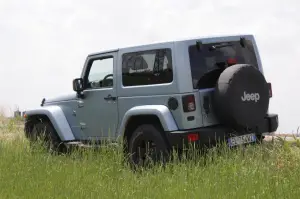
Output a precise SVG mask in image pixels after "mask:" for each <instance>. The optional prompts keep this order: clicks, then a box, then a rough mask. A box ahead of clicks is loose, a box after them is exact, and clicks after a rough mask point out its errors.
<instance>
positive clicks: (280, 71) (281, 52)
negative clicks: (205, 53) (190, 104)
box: [0, 0, 300, 133]
mask: <svg viewBox="0 0 300 199" xmlns="http://www.w3.org/2000/svg"><path fill="white" fill-rule="evenodd" d="M299 10H300V4H299V2H297V0H284V1H279V0H277V1H271V0H264V1H261V0H251V1H249V0H247V1H244V0H227V1H224V0H223V1H222V0H185V1H183V0H126V1H121V0H119V1H116V0H109V1H103V0H102V1H101V0H85V1H79V0H73V1H71V0H63V1H58V0H48V1H46V0H26V1H24V0H9V1H7V0H0V90H1V94H0V107H1V110H2V111H4V112H6V113H7V114H8V113H11V111H13V110H14V109H15V107H16V106H18V107H19V109H20V110H21V111H23V110H26V109H30V108H35V107H37V106H39V105H40V102H41V100H42V98H44V97H46V98H48V97H53V96H57V95H60V94H64V93H70V92H72V80H73V78H76V77H79V76H80V73H81V69H82V67H83V64H84V61H85V58H86V56H87V55H88V54H90V53H93V52H98V51H102V50H106V49H115V48H119V47H126V46H132V45H140V44H147V43H153V42H160V41H172V40H178V39H185V38H193V37H198V36H199V37H202V36H219V35H232V34H253V35H254V36H255V38H256V41H257V45H258V47H259V52H260V55H261V59H262V63H263V67H264V73H265V76H266V79H267V81H269V82H272V87H273V95H274V96H273V98H272V99H271V103H270V112H274V113H278V114H279V122H280V126H279V129H278V131H280V132H287V133H289V132H296V131H297V128H298V126H300V103H298V101H299V97H300V94H299V88H300V86H298V84H297V83H298V81H299V80H298V79H299V76H300V75H299V73H298V71H299V67H300V65H299V62H298V61H297V60H298V56H300V42H299V40H300V37H297V35H300V12H299Z"/></svg>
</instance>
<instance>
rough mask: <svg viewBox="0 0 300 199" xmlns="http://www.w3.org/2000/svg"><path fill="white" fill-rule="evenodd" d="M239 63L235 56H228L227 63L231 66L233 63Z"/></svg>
mask: <svg viewBox="0 0 300 199" xmlns="http://www.w3.org/2000/svg"><path fill="white" fill-rule="evenodd" d="M236 63H237V60H236V59H235V58H228V59H227V64H228V65H229V66H232V65H234V64H236Z"/></svg>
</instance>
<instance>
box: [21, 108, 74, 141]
mask: <svg viewBox="0 0 300 199" xmlns="http://www.w3.org/2000/svg"><path fill="white" fill-rule="evenodd" d="M36 115H45V116H47V117H48V118H49V120H50V122H51V123H52V125H53V127H54V128H55V130H56V132H57V134H58V136H59V137H60V139H61V141H70V140H75V137H74V135H73V133H72V130H71V128H70V125H69V123H68V121H67V118H66V117H65V114H64V112H63V111H62V109H61V108H60V107H59V106H55V105H53V106H46V107H39V108H37V109H33V110H28V111H26V118H30V117H31V116H36Z"/></svg>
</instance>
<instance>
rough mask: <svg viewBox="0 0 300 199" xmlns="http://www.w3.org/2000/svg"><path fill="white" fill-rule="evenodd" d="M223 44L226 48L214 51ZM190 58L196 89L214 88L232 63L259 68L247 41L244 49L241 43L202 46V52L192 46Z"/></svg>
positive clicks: (190, 47) (252, 49)
mask: <svg viewBox="0 0 300 199" xmlns="http://www.w3.org/2000/svg"><path fill="white" fill-rule="evenodd" d="M223 44H225V46H223V47H218V48H215V49H212V47H213V46H218V45H223ZM226 44H230V45H228V46H227V45H226ZM189 58H190V64H191V72H192V79H193V80H192V81H193V87H194V88H195V89H197V88H198V89H201V88H213V87H214V86H215V84H216V81H217V79H218V78H219V76H220V74H221V73H222V72H223V70H224V69H225V67H227V66H228V63H230V61H231V62H232V61H233V60H234V61H235V62H236V63H237V64H251V65H253V66H254V67H258V66H257V59H256V56H255V51H254V48H253V45H252V42H251V41H250V40H246V41H245V47H242V46H241V44H240V42H239V41H233V42H224V43H210V44H202V45H201V50H198V49H197V46H196V44H195V45H191V46H189Z"/></svg>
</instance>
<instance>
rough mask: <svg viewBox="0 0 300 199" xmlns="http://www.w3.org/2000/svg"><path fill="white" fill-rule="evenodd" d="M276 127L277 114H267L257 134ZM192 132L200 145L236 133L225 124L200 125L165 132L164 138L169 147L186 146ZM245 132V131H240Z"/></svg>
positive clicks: (263, 133) (214, 141) (214, 142)
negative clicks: (200, 126)
mask: <svg viewBox="0 0 300 199" xmlns="http://www.w3.org/2000/svg"><path fill="white" fill-rule="evenodd" d="M277 128H278V115H277V114H269V115H267V116H266V117H265V119H264V122H263V124H262V125H260V127H259V129H258V132H256V135H257V136H264V135H265V134H269V133H273V132H275V131H276V130H277ZM190 134H194V135H197V136H198V140H197V141H192V142H194V143H195V144H196V145H200V146H215V145H216V143H217V142H219V141H224V140H227V139H228V138H230V137H232V136H234V134H235V135H236V134H237V133H236V132H234V131H233V130H232V129H231V128H228V127H226V126H221V125H218V126H210V127H202V128H197V129H189V130H182V131H174V132H166V138H167V141H168V143H169V145H170V147H176V148H182V147H183V146H184V145H185V146H186V145H187V144H189V143H190V142H191V141H190V140H189V135H190ZM240 134H247V132H244V133H240Z"/></svg>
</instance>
